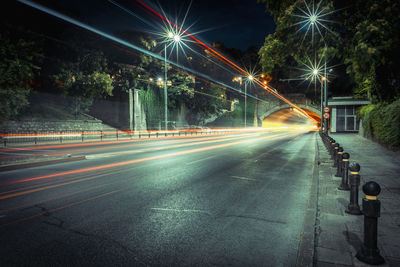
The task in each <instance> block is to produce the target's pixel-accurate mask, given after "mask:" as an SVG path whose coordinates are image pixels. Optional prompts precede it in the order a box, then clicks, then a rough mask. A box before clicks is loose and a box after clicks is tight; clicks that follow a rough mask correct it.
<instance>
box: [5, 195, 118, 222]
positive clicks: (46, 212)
mask: <svg viewBox="0 0 400 267" xmlns="http://www.w3.org/2000/svg"><path fill="white" fill-rule="evenodd" d="M120 191H122V189H120V190H114V191H110V192H108V193H104V194H100V195H97V196H93V197H91V198H87V199H84V200H80V201H77V202H73V203H70V204H67V205H64V206H61V207H58V208H55V209H50V210H46V211H43V212H40V213H37V214H34V215H32V216H29V217H24V218H21V219H18V220H15V221H12V222H9V223H6V224H2V225H0V228H3V227H6V226H9V225H12V224H16V223H19V222H23V221H27V220H31V219H34V218H37V217H39V216H42V215H47V214H49V213H53V212H56V211H59V210H63V209H66V208H70V207H73V206H76V205H79V204H82V203H86V202H89V201H91V200H96V199H99V198H102V197H106V196H109V195H112V194H115V193H117V192H120Z"/></svg>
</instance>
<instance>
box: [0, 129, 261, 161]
mask: <svg viewBox="0 0 400 267" xmlns="http://www.w3.org/2000/svg"><path fill="white" fill-rule="evenodd" d="M243 130H244V129H242V130H240V131H239V130H238V129H236V128H234V129H215V130H213V131H215V132H216V133H215V134H210V135H209V136H208V137H206V136H204V135H201V136H196V137H195V136H193V135H190V136H169V137H159V138H157V139H154V138H142V139H135V140H119V141H109V142H93V143H79V144H65V145H50V146H34V147H24V148H23V150H42V149H48V148H51V149H57V148H75V147H78V148H79V147H86V146H98V145H101V146H106V145H112V144H117V145H118V146H114V147H111V148H110V147H108V148H107V149H113V148H125V147H132V146H134V145H132V144H130V143H137V142H140V143H143V142H149V141H156V140H157V143H160V142H162V143H163V144H164V143H177V142H182V141H183V142H192V141H197V140H204V139H211V138H221V136H222V138H225V137H224V134H225V133H226V132H230V134H235V135H236V136H241V135H242V134H243ZM245 130H246V132H247V133H248V132H257V131H260V130H262V129H261V128H257V129H251V128H248V129H245ZM193 131H194V130H193ZM226 137H228V136H226ZM124 143H128V144H127V145H120V144H124ZM157 143H156V144H157ZM151 144H152V145H153V144H154V143H151ZM156 144H154V145H156ZM140 145H141V144H137V145H136V146H140ZM101 149H104V148H98V149H97V150H101ZM16 150H17V151H20V150H21V148H6V149H0V152H15V151H16ZM81 151H82V152H85V151H84V150H81ZM67 152H68V151H66V152H65V153H67ZM65 153H62V154H60V155H64V154H65ZM75 153H77V152H75ZM46 154H47V155H50V154H51V155H53V156H54V155H57V154H52V153H46Z"/></svg>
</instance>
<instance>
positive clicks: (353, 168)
mask: <svg viewBox="0 0 400 267" xmlns="http://www.w3.org/2000/svg"><path fill="white" fill-rule="evenodd" d="M349 169H350V177H349V178H350V203H349V205H348V206H347V210H346V213H348V214H352V215H362V212H361V210H360V206H359V205H358V187H359V186H360V175H359V174H358V173H359V171H360V165H359V164H358V163H354V162H353V163H352V164H351V165H350V167H349Z"/></svg>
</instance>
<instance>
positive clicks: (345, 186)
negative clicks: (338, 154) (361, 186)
mask: <svg viewBox="0 0 400 267" xmlns="http://www.w3.org/2000/svg"><path fill="white" fill-rule="evenodd" d="M349 158H350V154H349V153H346V152H345V153H343V154H342V182H341V183H340V186H339V187H338V189H339V190H345V191H348V190H350V188H349Z"/></svg>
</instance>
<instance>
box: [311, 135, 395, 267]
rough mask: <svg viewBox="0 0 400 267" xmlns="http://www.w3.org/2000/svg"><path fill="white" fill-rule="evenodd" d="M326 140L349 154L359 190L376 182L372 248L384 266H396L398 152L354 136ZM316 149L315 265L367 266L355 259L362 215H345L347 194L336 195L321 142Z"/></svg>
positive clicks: (335, 179) (336, 180) (334, 179)
mask: <svg viewBox="0 0 400 267" xmlns="http://www.w3.org/2000/svg"><path fill="white" fill-rule="evenodd" d="M330 136H331V137H332V138H334V139H335V140H336V142H337V143H339V144H340V146H341V147H343V149H344V152H347V153H349V154H350V162H357V163H359V164H360V166H361V170H360V175H361V185H360V193H359V195H360V199H359V204H360V207H361V203H362V198H363V197H364V193H363V192H362V189H361V187H362V185H364V184H365V183H366V182H368V181H375V182H377V183H378V184H379V185H380V186H381V188H382V191H381V193H380V195H379V196H378V199H379V200H380V201H381V217H380V218H379V220H378V247H379V249H380V252H381V255H382V256H383V257H384V258H385V260H386V263H385V265H384V266H400V153H399V152H392V151H389V150H387V149H385V148H383V147H382V146H380V145H379V144H376V143H374V142H372V141H370V140H368V139H365V138H363V137H361V136H359V135H356V134H331V135H330ZM317 145H318V153H319V154H318V161H319V168H318V175H319V177H318V183H319V185H318V209H317V217H316V224H315V229H316V232H315V254H314V265H315V266H369V265H368V264H365V263H362V262H360V261H358V260H357V259H356V257H355V255H356V253H357V251H358V250H359V249H360V247H361V243H362V241H363V231H364V230H363V222H364V216H362V215H361V216H355V215H349V214H347V213H345V209H346V208H347V205H348V203H349V196H350V193H349V191H340V190H338V189H337V187H338V186H339V185H340V181H341V178H339V177H335V173H336V168H333V167H332V166H333V161H332V160H331V159H330V155H329V153H328V151H327V149H326V148H325V146H324V144H323V142H322V139H321V137H320V136H319V135H318V136H317Z"/></svg>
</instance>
